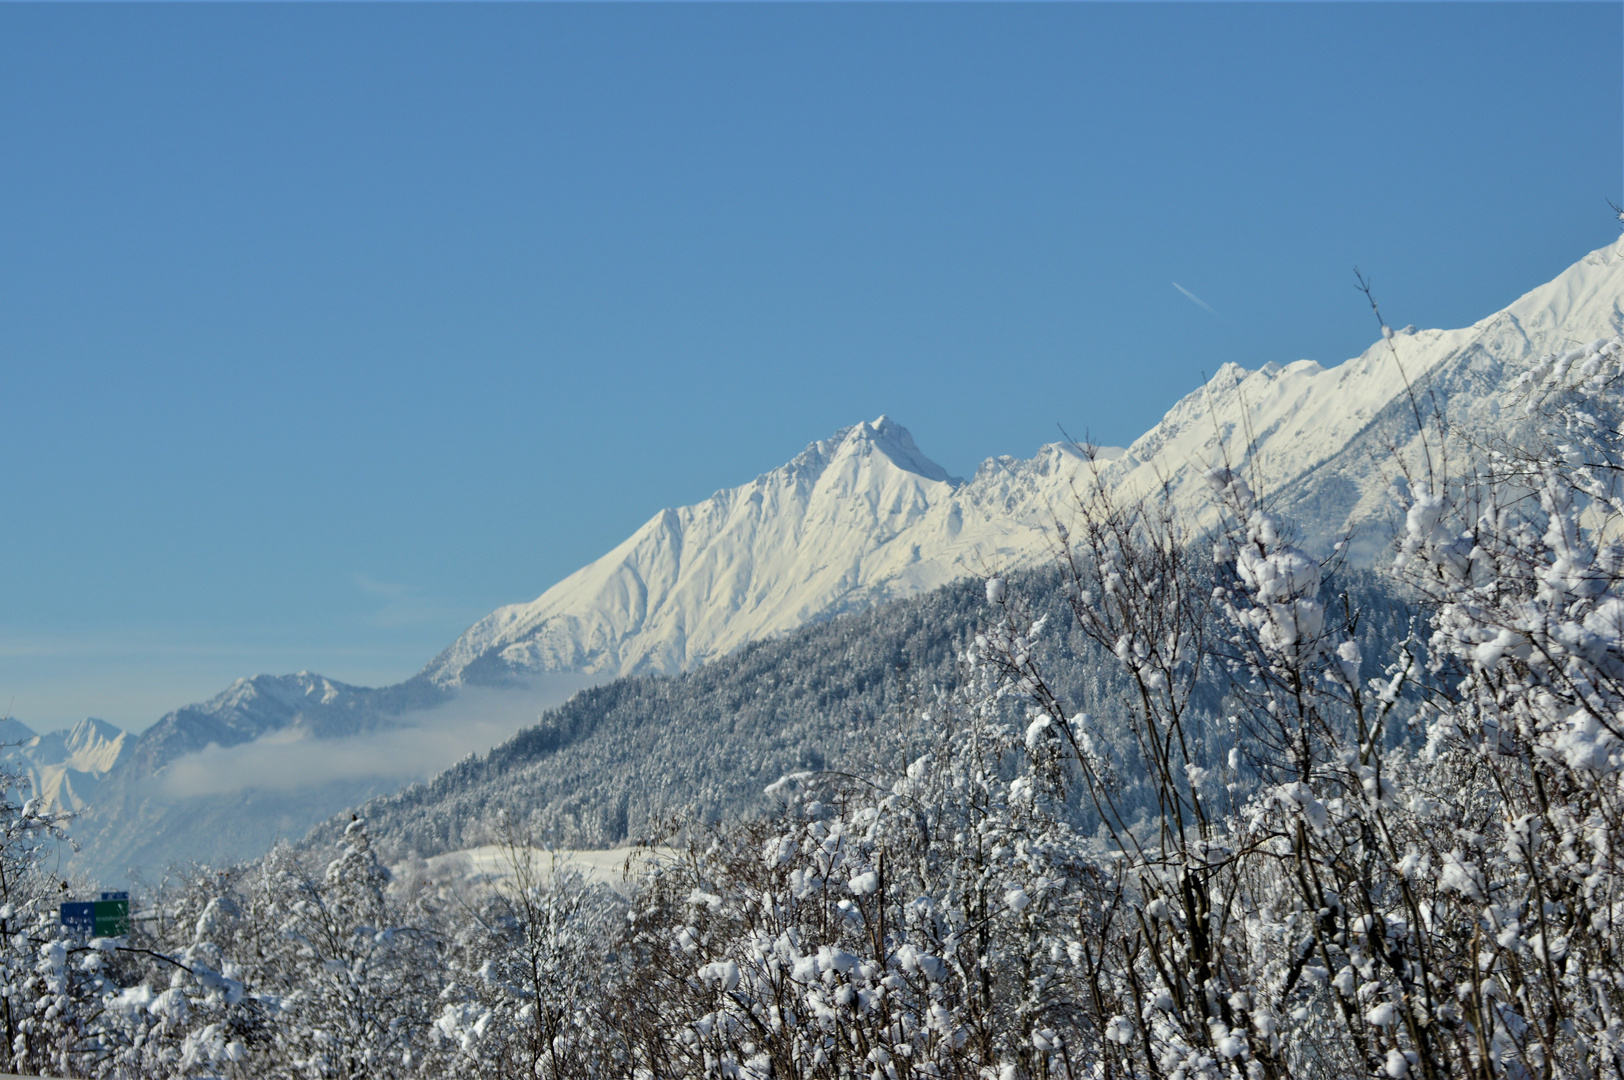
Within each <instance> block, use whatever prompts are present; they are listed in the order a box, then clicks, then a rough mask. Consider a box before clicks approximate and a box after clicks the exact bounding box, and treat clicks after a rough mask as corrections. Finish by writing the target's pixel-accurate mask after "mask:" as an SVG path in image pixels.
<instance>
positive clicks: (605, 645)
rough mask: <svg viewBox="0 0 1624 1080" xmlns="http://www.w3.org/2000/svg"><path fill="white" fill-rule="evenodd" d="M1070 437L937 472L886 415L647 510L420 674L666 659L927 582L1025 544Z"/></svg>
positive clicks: (1064, 462)
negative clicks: (958, 475) (1027, 457)
mask: <svg viewBox="0 0 1624 1080" xmlns="http://www.w3.org/2000/svg"><path fill="white" fill-rule="evenodd" d="M1077 460H1078V457H1077V453H1076V451H1074V450H1069V449H1065V448H1061V447H1050V448H1047V449H1046V450H1045V452H1044V453H1043V454H1040V455H1039V456H1038V458H1036V459H1034V460H1033V461H1029V462H1016V461H1013V460H1011V459H1000V460H997V461H989V462H987V463H986V464H985V465H983V466H982V468H981V470H980V471H979V472H978V473H977V474H976V477H975V479H974V480H972V481H970V482H968V483H967V482H965V481H961V480H955V479H953V478H952V477H949V476H948V475H947V473H946V471H945V470H943V469H942V467H941V466H939V465H937V464H936V463H935V462H933V461H931V460H930V459H928V458H926V457H925V456H924V455H923V454H921V453H920V452H919V449H918V447H916V446H915V445H914V441H913V438H912V436H910V435H909V434H908V432H907V430H906V429H904V428H903V427H902V426H901V425H899V424H897V423H896V422H895V421H893V420H891V419H889V418H888V417H884V416H882V417H880V418H879V419H878V420H875V421H873V422H872V423H860V424H856V425H854V426H852V427H849V428H846V429H845V430H843V431H839V432H836V433H835V435H834V436H833V437H831V438H829V439H824V440H821V441H819V442H815V443H813V444H812V445H810V446H808V447H807V448H806V449H805V450H804V451H803V452H802V453H801V454H800V455H799V456H797V457H796V458H795V459H794V460H793V461H791V462H790V463H789V464H787V465H784V466H783V467H781V468H778V469H774V470H773V471H771V472H769V473H766V474H764V475H762V476H758V477H757V478H756V479H755V480H753V481H752V482H750V483H748V484H745V485H744V486H742V487H736V488H729V489H727V490H724V491H718V492H717V493H716V494H715V495H712V496H711V497H710V498H709V499H707V500H706V501H704V502H702V503H699V504H697V505H695V506H685V507H681V508H680V509H669V510H662V511H660V513H658V514H656V515H655V516H654V517H653V518H652V519H650V520H649V522H648V523H647V524H645V525H644V526H643V527H642V528H641V529H639V530H637V532H636V533H634V534H633V535H632V536H631V537H630V538H628V539H627V540H626V541H625V542H624V543H622V544H621V545H620V546H619V547H617V548H615V549H614V550H613V551H611V552H610V553H609V554H607V555H605V556H604V557H603V558H601V559H599V560H597V561H596V562H594V563H592V564H590V565H588V566H586V567H583V568H582V569H580V570H578V571H576V572H575V573H573V574H571V575H570V576H569V577H567V578H565V579H564V580H563V581H561V582H559V583H558V584H557V585H555V586H553V587H552V588H551V589H548V590H547V591H546V592H545V593H543V594H542V595H541V596H540V597H539V598H537V599H536V600H534V601H532V602H531V603H528V604H514V605H512V606H510V607H504V608H500V609H498V610H497V611H494V612H492V613H491V614H490V615H488V616H486V617H485V618H484V619H481V620H480V621H479V622H478V623H476V624H475V625H474V626H473V627H472V628H470V629H469V630H468V631H467V633H465V634H463V635H462V637H460V638H458V639H457V641H456V642H454V643H453V644H452V645H451V647H450V648H448V649H447V650H446V651H445V652H443V653H441V654H440V655H439V656H438V657H436V658H435V659H434V660H433V661H432V662H431V663H430V664H429V666H428V668H427V669H426V670H425V672H424V674H425V675H427V676H428V678H429V679H430V680H431V681H433V682H434V683H435V684H437V685H442V686H456V685H459V684H462V683H467V682H475V683H477V682H483V681H491V680H499V679H502V678H507V677H511V676H512V674H513V673H515V672H520V673H524V672H537V671H591V672H604V673H608V674H623V673H629V672H641V671H668V672H669V671H680V670H683V669H685V668H688V667H691V666H693V665H694V664H697V663H701V662H703V661H705V660H707V659H710V658H711V657H714V656H719V655H722V654H725V653H728V652H730V651H732V650H733V649H735V648H737V647H738V646H740V645H742V644H744V643H745V642H747V641H754V640H757V639H759V638H762V637H766V636H770V635H773V634H777V633H781V632H783V631H785V630H789V629H792V628H794V627H796V626H800V625H802V624H803V623H807V622H811V621H813V620H817V619H824V618H828V617H830V616H832V615H836V614H839V613H840V612H842V611H848V610H853V609H856V608H863V607H868V606H870V605H871V604H875V603H880V602H883V601H886V600H891V599H896V598H898V597H903V596H913V595H916V594H918V593H920V592H924V591H926V590H928V589H933V588H935V587H936V586H938V585H942V584H944V583H946V582H948V581H950V580H953V579H954V578H957V577H962V576H963V575H965V574H968V573H974V572H976V571H977V570H979V569H982V568H984V567H987V566H997V565H1002V564H1004V563H1006V562H1008V561H1009V560H1010V559H1013V558H1024V557H1026V553H1028V552H1030V551H1032V550H1035V549H1037V548H1039V547H1041V544H1042V536H1043V526H1044V524H1045V523H1046V522H1047V520H1048V509H1047V500H1048V499H1049V498H1050V497H1051V496H1053V495H1056V494H1059V493H1062V492H1063V491H1064V477H1065V476H1066V475H1069V471H1070V469H1071V467H1072V465H1073V464H1074V463H1075V462H1076V461H1077Z"/></svg>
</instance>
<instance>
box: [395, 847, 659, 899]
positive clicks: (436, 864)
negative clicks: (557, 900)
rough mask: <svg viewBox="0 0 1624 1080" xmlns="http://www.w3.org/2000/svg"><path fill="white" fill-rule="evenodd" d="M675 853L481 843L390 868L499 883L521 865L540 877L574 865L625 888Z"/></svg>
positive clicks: (593, 878)
mask: <svg viewBox="0 0 1624 1080" xmlns="http://www.w3.org/2000/svg"><path fill="white" fill-rule="evenodd" d="M675 855H676V852H674V851H673V850H671V849H670V848H653V849H649V848H632V847H623V848H611V849H608V850H604V851H590V850H584V849H583V850H572V849H561V850H554V851H548V850H545V849H543V848H534V847H532V848H518V849H514V848H510V847H508V846H507V845H505V844H483V845H481V846H479V847H474V848H464V849H462V850H461V851H449V852H446V853H445V854H444V855H436V856H434V857H433V858H430V859H425V860H423V861H422V862H421V863H418V864H411V863H402V864H400V865H398V866H394V867H391V870H392V871H393V872H394V875H395V877H396V878H397V879H402V878H409V877H413V876H427V877H429V878H431V879H433V880H435V881H442V882H448V883H460V884H467V885H478V884H490V885H497V886H500V885H501V884H503V883H505V882H508V881H511V880H512V879H513V878H514V877H515V876H516V875H517V873H518V870H519V869H520V868H521V867H522V868H523V869H525V870H527V871H528V872H529V873H530V874H532V875H533V876H534V877H535V878H536V879H537V880H540V881H545V880H547V879H548V878H549V877H551V876H552V875H553V874H555V873H561V872H567V871H570V870H574V871H576V872H577V873H579V874H580V875H581V876H582V877H583V878H585V879H586V880H587V881H590V882H601V883H603V884H605V885H608V886H610V887H611V888H614V889H621V888H624V887H625V885H626V884H627V882H628V880H630V881H635V880H636V879H637V876H638V874H639V873H640V868H641V866H642V865H643V864H644V863H645V861H646V860H648V859H651V858H660V859H665V858H674V857H675ZM526 863H527V865H525V864H526Z"/></svg>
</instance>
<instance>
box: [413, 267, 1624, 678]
mask: <svg viewBox="0 0 1624 1080" xmlns="http://www.w3.org/2000/svg"><path fill="white" fill-rule="evenodd" d="M1621 256H1624V241H1621V242H1620V243H1616V244H1613V245H1609V246H1608V247H1606V248H1603V249H1601V250H1599V251H1597V252H1594V253H1592V254H1591V255H1589V256H1587V257H1586V258H1584V259H1583V260H1581V261H1580V262H1578V263H1577V264H1575V265H1574V266H1572V267H1570V268H1569V269H1568V270H1566V271H1565V272H1564V273H1563V274H1562V275H1561V276H1559V277H1558V278H1556V280H1554V281H1552V282H1550V283H1549V284H1547V285H1543V286H1541V287H1540V288H1538V289H1535V290H1534V291H1532V292H1530V293H1528V294H1527V295H1525V296H1523V297H1521V298H1520V299H1518V300H1517V301H1516V302H1515V303H1513V304H1512V305H1510V306H1509V307H1508V308H1506V309H1505V310H1503V311H1501V312H1498V313H1497V314H1495V315H1492V316H1490V317H1488V318H1486V319H1483V320H1482V321H1480V322H1478V323H1475V324H1473V325H1472V326H1469V327H1465V328H1463V329H1459V330H1422V331H1414V330H1408V329H1407V330H1404V331H1400V332H1398V333H1396V334H1394V335H1393V339H1392V344H1391V346H1389V344H1388V342H1386V341H1378V342H1377V343H1376V344H1375V345H1373V346H1371V348H1369V349H1368V350H1366V351H1365V352H1364V353H1363V354H1362V355H1360V356H1358V357H1355V358H1354V359H1352V360H1349V361H1347V362H1346V363H1343V364H1340V365H1338V366H1336V367H1333V368H1324V367H1321V366H1320V365H1319V364H1317V363H1315V362H1314V361H1312V360H1299V361H1297V362H1295V363H1292V364H1288V365H1286V366H1284V367H1282V366H1280V365H1278V364H1273V363H1270V364H1265V365H1264V366H1263V367H1262V368H1261V369H1259V370H1257V371H1250V372H1249V371H1247V370H1245V369H1244V368H1241V367H1239V366H1238V365H1235V364H1226V365H1225V366H1224V367H1222V368H1220V369H1219V371H1218V373H1217V374H1216V375H1215V376H1213V378H1212V379H1211V381H1210V382H1208V384H1207V385H1206V386H1204V387H1202V388H1200V389H1198V390H1196V391H1195V392H1193V393H1191V394H1190V395H1189V396H1187V397H1186V398H1184V400H1182V401H1180V402H1179V403H1178V404H1177V405H1175V406H1174V407H1173V408H1172V410H1170V411H1169V412H1168V414H1167V415H1166V417H1164V418H1163V419H1162V421H1161V422H1160V423H1158V424H1157V425H1156V426H1155V427H1154V428H1152V429H1151V430H1150V431H1149V432H1147V433H1146V434H1145V435H1143V436H1141V437H1140V438H1139V439H1138V440H1136V441H1135V442H1134V444H1133V445H1132V446H1131V447H1129V448H1128V450H1127V451H1126V452H1125V453H1124V452H1121V451H1114V452H1113V451H1101V452H1099V453H1098V455H1097V457H1098V459H1099V464H1100V468H1101V478H1102V480H1103V481H1104V483H1105V484H1106V486H1107V487H1109V488H1111V489H1112V490H1113V491H1115V492H1116V493H1117V494H1119V495H1125V496H1132V495H1137V494H1144V493H1147V492H1149V491H1151V490H1152V489H1154V488H1155V486H1156V485H1158V484H1159V483H1160V482H1161V481H1162V480H1163V479H1164V478H1165V480H1166V481H1167V483H1168V484H1169V487H1170V490H1171V492H1172V495H1173V498H1174V500H1175V502H1176V503H1177V504H1179V506H1180V508H1181V509H1182V510H1183V511H1185V512H1186V513H1187V514H1188V515H1189V519H1188V520H1190V521H1191V522H1192V523H1193V524H1194V525H1196V526H1206V525H1210V524H1212V523H1213V522H1214V520H1215V516H1214V513H1213V510H1212V508H1211V506H1210V503H1209V501H1208V499H1207V496H1206V489H1205V485H1204V484H1203V483H1202V482H1201V474H1202V472H1203V471H1204V470H1205V469H1206V468H1207V467H1209V466H1211V465H1215V464H1220V463H1224V462H1229V463H1231V464H1244V465H1245V466H1246V467H1247V468H1248V469H1249V470H1250V473H1251V475H1252V476H1253V477H1255V479H1256V480H1257V482H1258V484H1259V486H1260V487H1261V488H1262V490H1263V491H1264V493H1265V494H1266V495H1270V494H1273V495H1274V497H1275V501H1276V502H1277V503H1279V504H1280V506H1281V509H1283V510H1285V511H1286V512H1288V513H1290V514H1292V515H1294V516H1296V517H1297V518H1298V519H1299V520H1300V521H1301V522H1302V524H1303V528H1304V530H1305V536H1304V537H1303V539H1304V540H1305V542H1306V543H1307V544H1309V545H1310V546H1311V547H1315V548H1319V549H1321V550H1324V549H1328V548H1329V547H1330V545H1331V544H1332V543H1334V542H1335V541H1336V540H1338V539H1340V538H1341V537H1342V535H1343V534H1344V533H1345V532H1347V531H1348V530H1350V529H1351V530H1354V547H1353V552H1354V554H1355V555H1356V556H1357V557H1358V558H1359V559H1360V560H1361V561H1365V562H1369V561H1371V560H1372V559H1374V557H1375V556H1376V554H1377V552H1379V551H1380V550H1381V548H1382V547H1383V545H1384V544H1385V542H1386V535H1387V534H1386V531H1385V529H1384V528H1383V524H1384V519H1385V516H1386V514H1387V512H1388V507H1389V505H1390V500H1389V499H1388V496H1387V494H1386V492H1387V487H1388V483H1389V478H1390V475H1391V474H1392V471H1393V457H1392V453H1391V448H1392V447H1397V448H1399V449H1400V451H1401V452H1403V453H1405V454H1406V455H1407V456H1408V457H1409V458H1411V459H1412V460H1419V451H1420V446H1419V445H1418V444H1417V442H1416V430H1417V429H1416V421H1415V411H1414V409H1413V408H1412V406H1411V403H1410V394H1409V393H1408V392H1407V390H1406V378H1405V377H1406V376H1407V377H1408V380H1409V382H1410V384H1411V385H1413V387H1414V388H1415V392H1416V395H1417V398H1418V400H1419V401H1420V402H1421V403H1422V408H1423V410H1425V409H1428V408H1430V407H1431V405H1430V403H1432V402H1434V401H1436V403H1437V404H1438V406H1439V407H1441V408H1442V409H1443V410H1444V411H1445V412H1446V413H1447V414H1448V416H1449V418H1450V420H1451V423H1452V424H1453V425H1454V426H1455V427H1456V428H1457V429H1459V430H1462V431H1467V430H1484V429H1490V428H1494V427H1496V426H1498V425H1499V424H1500V423H1501V415H1500V414H1501V409H1502V407H1503V406H1504V404H1505V399H1506V396H1507V389H1508V385H1509V382H1510V376H1511V375H1513V374H1515V373H1516V372H1517V371H1520V370H1521V369H1523V368H1526V367H1527V366H1529V365H1530V364H1531V363H1532V362H1533V361H1534V360H1536V359H1538V357H1539V356H1540V355H1542V354H1544V353H1547V352H1552V351H1559V350H1564V349H1567V348H1570V347H1572V346H1574V345H1577V344H1583V343H1584V342H1587V341H1589V340H1592V339H1594V338H1597V337H1602V336H1604V335H1606V336H1610V335H1611V334H1613V333H1616V332H1617V331H1618V329H1619V328H1620V326H1621V322H1624V320H1621V317H1620V309H1619V297H1620V295H1621V293H1624V274H1621ZM1395 354H1396V357H1395ZM1400 365H1402V373H1401V370H1400ZM1249 448H1253V452H1252V453H1250V454H1249V453H1248V450H1249ZM1088 468H1089V466H1088V465H1087V463H1086V462H1085V461H1084V459H1083V457H1082V455H1081V454H1080V453H1079V452H1078V451H1077V450H1076V449H1074V448H1070V447H1066V446H1064V445H1059V444H1053V445H1049V446H1045V447H1044V448H1043V449H1042V450H1041V451H1040V452H1039V453H1038V454H1037V456H1036V457H1034V458H1032V459H1030V460H1025V461H1022V460H1017V459H1014V458H997V459H993V460H990V461H988V462H986V463H985V464H983V465H982V466H981V468H980V469H978V470H977V471H976V475H975V476H974V477H973V478H972V479H970V480H968V481H955V480H953V479H950V478H949V477H948V476H947V474H946V473H945V472H944V471H943V470H942V469H941V468H940V467H939V466H937V465H935V464H934V463H932V462H931V461H930V460H929V459H928V458H926V457H924V455H922V454H921V453H920V452H919V450H918V448H916V447H915V446H914V443H913V439H912V438H911V437H910V436H909V435H908V433H907V431H906V430H904V429H903V428H902V427H900V426H899V425H898V424H896V423H895V422H893V421H891V420H890V419H888V418H886V417H881V418H880V419H879V420H876V421H874V422H873V423H870V424H858V425H856V426H854V427H851V428H847V429H846V430H844V431H842V432H839V433H837V434H836V435H835V436H834V437H833V438H830V439H828V440H825V441H822V442H816V443H813V444H812V445H811V446H809V447H807V449H806V450H805V451H804V452H803V453H802V454H801V455H800V456H799V457H797V458H796V459H795V460H794V461H792V462H790V463H789V464H788V465H785V466H784V467H782V468H780V469H775V470H773V471H772V472H769V473H766V474H765V475H763V476H760V477H758V478H756V480H754V481H753V482H751V483H749V484H746V485H744V486H743V487H737V488H731V489H728V490H725V491H719V492H717V493H716V494H715V495H713V496H711V498H710V499H708V500H706V501H705V502H703V503H700V504H698V505H695V506H687V507H683V508H681V509H675V510H663V511H661V512H660V513H659V514H657V515H655V516H654V518H653V519H651V520H650V521H649V522H648V523H647V524H646V525H644V526H643V527H642V528H641V529H639V530H638V531H637V532H636V533H635V534H634V535H633V536H631V537H630V538H629V539H627V540H626V541H625V543H623V544H621V545H620V546H619V547H617V548H615V549H614V550H613V551H611V552H609V553H608V554H607V555H605V556H604V557H603V558H601V559H599V560H598V561H596V562H594V563H592V564H591V565H589V566H586V567H584V568H582V569H581V570H578V571H576V572H575V573H574V574H571V575H570V576H569V577H567V578H565V579H564V580H563V581H561V582H559V583H558V584H557V585H554V586H553V587H552V588H550V589H548V590H547V591H546V592H545V593H543V594H542V595H541V596H540V597H539V598H538V599H536V600H534V601H532V602H531V603H528V604H515V605H512V606H509V607H504V608H500V609H498V610H497V611H495V612H493V613H491V614H490V615H488V616H486V617H485V618H484V619H481V620H480V621H479V622H478V623H476V624H475V625H474V626H473V627H471V628H470V629H469V630H468V631H467V632H466V633H465V634H463V636H462V637H461V638H459V639H458V640H457V641H456V642H455V643H453V644H452V646H451V647H450V648H448V649H447V650H446V651H445V652H443V653H442V654H441V655H440V656H438V657H436V658H435V659H434V661H433V662H431V663H430V664H429V666H428V667H427V668H426V669H425V671H424V673H423V674H424V675H426V676H427V677H428V678H429V679H430V680H431V681H432V682H433V683H435V684H436V685H440V686H447V687H450V686H456V685H459V684H462V683H465V682H466V683H482V682H500V681H502V680H504V679H506V678H509V677H511V676H512V675H513V674H515V673H529V672H540V671H586V672H604V673H622V674H624V673H632V672H642V671H664V672H673V671H680V670H682V669H684V668H688V667H691V666H692V665H694V664H696V663H700V662H702V661H704V660H707V659H709V658H711V657H715V656H720V655H723V654H725V653H727V652H730V651H731V650H733V649H735V648H737V647H738V646H739V645H741V644H743V643H744V642H747V641H752V640H757V639H761V638H765V637H770V636H773V635H775V634H780V633H783V632H784V631H786V630H789V629H791V628H793V627H796V626H799V625H801V624H803V623H806V622H809V621H812V620H816V619H822V618H828V617H830V616H832V615H835V614H838V613H840V612H842V611H847V610H851V609H854V608H859V607H865V606H868V605H869V604H873V603H876V602H879V601H884V600H890V599H895V598H899V597H904V596H913V595H917V594H918V593H920V592H922V591H924V590H927V589H930V588H934V587H935V586H937V585H940V584H943V583H944V582H947V581H950V580H953V579H955V578H957V577H961V576H963V575H965V574H971V573H976V572H983V571H986V570H988V569H992V568H999V567H1007V566H1010V565H1018V564H1022V563H1026V562H1029V561H1031V560H1033V559H1036V558H1041V557H1043V556H1044V555H1045V554H1046V553H1047V552H1048V551H1049V550H1050V536H1051V533H1050V531H1049V527H1050V526H1051V525H1052V523H1053V521H1054V520H1055V519H1056V516H1058V517H1059V519H1060V520H1062V521H1064V520H1066V517H1067V515H1068V513H1069V508H1070V506H1071V505H1072V501H1073V500H1072V496H1071V485H1072V484H1073V483H1074V482H1075V481H1078V480H1082V481H1084V482H1087V480H1088V471H1087V470H1088Z"/></svg>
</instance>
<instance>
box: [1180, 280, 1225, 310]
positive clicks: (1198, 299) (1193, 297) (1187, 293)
mask: <svg viewBox="0 0 1624 1080" xmlns="http://www.w3.org/2000/svg"><path fill="white" fill-rule="evenodd" d="M1173 288H1175V289H1177V290H1178V291H1179V292H1181V293H1183V294H1184V295H1185V296H1188V297H1189V298H1190V299H1191V300H1194V301H1195V302H1196V303H1198V304H1200V305H1201V306H1202V307H1204V308H1206V309H1207V310H1208V311H1212V305H1211V304H1209V303H1207V302H1206V301H1205V300H1203V299H1201V297H1199V296H1197V295H1196V294H1195V293H1193V292H1191V291H1190V290H1189V289H1186V288H1185V287H1184V286H1183V285H1180V284H1179V283H1178V282H1176V281H1175V282H1173ZM1212 313H1213V314H1214V315H1216V314H1218V313H1217V312H1216V311H1212Z"/></svg>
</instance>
